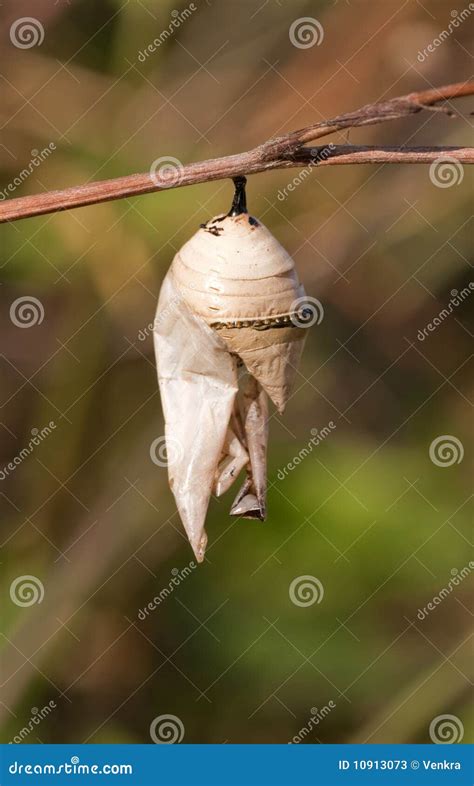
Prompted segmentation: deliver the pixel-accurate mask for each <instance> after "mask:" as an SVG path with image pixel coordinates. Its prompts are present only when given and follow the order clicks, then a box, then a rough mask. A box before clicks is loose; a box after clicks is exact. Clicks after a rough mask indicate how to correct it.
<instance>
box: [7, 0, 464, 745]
mask: <svg viewBox="0 0 474 786" xmlns="http://www.w3.org/2000/svg"><path fill="white" fill-rule="evenodd" d="M193 6H195V8H196V10H192V7H193ZM188 8H191V13H190V14H187V15H186V16H187V18H186V19H185V20H184V21H183V22H182V23H181V22H180V23H179V24H177V25H175V27H173V28H172V34H170V35H169V36H165V38H164V39H163V40H162V42H161V43H160V44H159V46H155V51H154V52H152V53H148V54H147V55H146V56H145V55H144V54H143V53H144V52H145V51H146V49H147V47H148V46H149V44H150V43H152V42H153V40H154V39H155V38H159V37H160V36H161V34H162V32H163V31H164V30H168V27H169V25H170V22H172V20H175V21H176V19H177V18H178V17H177V14H176V12H177V11H179V12H180V14H182V12H183V10H184V9H188ZM460 12H461V8H459V13H460ZM0 14H1V17H0V18H1V30H2V42H3V43H2V55H1V58H2V79H1V84H2V101H1V103H0V112H1V127H2V136H1V140H0V142H1V144H0V155H1V162H2V163H1V168H2V172H1V176H2V189H7V188H8V186H9V184H12V183H14V181H15V178H16V177H18V176H19V173H20V172H21V171H22V170H24V169H25V168H26V167H28V166H29V165H30V162H31V160H32V157H34V156H36V155H37V151H42V150H44V149H45V148H46V147H47V146H48V145H50V144H51V143H53V144H54V145H55V147H56V149H55V150H54V152H52V153H51V155H49V156H48V157H47V158H46V159H45V161H44V162H43V163H42V164H41V165H40V166H39V167H37V168H36V167H33V171H32V174H31V175H30V176H29V177H27V178H26V179H22V180H23V182H22V185H21V186H20V187H18V188H15V189H14V190H13V191H12V190H11V189H10V190H9V191H8V198H13V197H17V196H20V195H22V194H26V193H36V192H41V191H43V190H50V189H54V188H62V187H66V186H68V185H75V184H78V183H84V182H87V181H89V180H97V179H105V178H109V177H115V176H118V175H123V174H128V173H132V172H134V171H147V170H148V169H149V168H150V167H151V165H152V163H153V162H154V161H155V160H156V159H158V158H160V157H162V156H165V157H169V156H173V157H175V158H177V159H179V160H180V161H182V162H188V161H194V160H200V159H204V158H211V157H216V156H219V155H224V154H227V153H232V152H238V151H240V150H244V149H248V148H249V147H251V146H253V145H255V144H258V143H259V142H261V141H263V140H265V139H267V138H268V137H270V136H274V135H277V134H278V133H281V132H283V131H289V130H291V129H293V128H298V127H301V126H304V125H307V124H309V123H312V122H314V121H316V120H318V119H323V118H327V117H331V116H334V115H335V114H338V113H340V112H342V111H348V110H350V109H353V108H357V107H358V106H360V105H363V104H365V103H368V102H372V101H376V100H379V99H380V100H383V99H384V98H385V97H392V96H394V95H400V94H404V93H407V92H409V91H410V90H416V89H423V88H426V87H429V86H431V85H436V84H443V83H449V82H454V81H458V80H462V79H464V78H466V77H468V76H469V68H470V67H471V59H470V56H469V52H468V49H469V43H470V42H469V27H470V24H472V22H471V21H470V20H469V19H466V20H465V21H462V23H461V24H458V25H457V26H456V27H455V28H453V30H452V32H451V33H450V34H449V35H448V36H447V37H445V40H444V42H443V43H442V45H440V46H435V47H433V51H432V52H431V53H429V54H428V55H427V56H425V57H424V59H423V56H420V55H419V53H420V52H421V53H423V50H424V49H425V48H426V47H427V46H428V45H429V44H430V43H431V42H432V41H433V40H434V39H435V38H436V37H437V36H438V35H439V34H440V32H441V31H443V30H445V29H447V26H448V24H449V23H450V20H452V19H453V18H454V17H453V12H452V4H451V3H449V2H447V0H446V1H445V0H424V2H423V3H422V4H421V3H418V2H415V0H408V1H407V2H405V3H400V2H398V1H397V0H383V2H379V3H373V2H369V0H354V1H353V2H352V3H346V2H343V1H342V0H340V1H339V2H334V3H333V2H330V0H327V2H322V0H321V2H302V1H300V0H298V1H297V2H291V3H289V2H286V3H280V2H277V1H276V0H270V1H269V2H268V1H267V2H266V3H265V2H263V1H262V2H260V0H246V1H245V2H239V1H238V0H228V2H220V3H219V2H217V0H216V1H215V2H212V0H211V1H210V2H204V1H202V2H201V0H195V3H194V4H189V5H181V4H180V5H176V4H173V3H171V2H157V0H144V2H124V1H120V0H107V1H106V0H100V2H97V0H71V2H67V0H66V1H64V2H63V0H58V2H56V3H51V2H49V0H35V2H34V3H33V2H32V0H16V2H6V3H5V2H4V4H3V6H2V8H1V9H0ZM23 16H33V17H35V18H37V19H39V20H40V21H41V23H42V25H43V27H44V41H43V43H42V44H41V45H40V46H35V47H31V48H24V49H22V48H18V47H16V46H14V45H13V44H12V42H11V39H10V34H9V33H10V30H11V25H12V24H13V23H14V21H15V20H16V19H18V18H20V17H23ZM306 16H308V17H312V18H315V19H317V20H318V21H319V22H320V24H321V25H322V28H323V31H324V37H323V39H322V40H320V41H318V42H317V43H316V44H315V45H313V46H309V47H307V48H299V47H296V46H294V45H293V44H292V43H291V41H290V38H289V33H288V31H289V28H290V26H291V25H292V23H293V22H294V20H296V19H298V18H300V17H306ZM140 53H142V55H141V54H140ZM456 109H458V110H459V111H460V112H461V114H464V115H465V117H464V118H463V117H461V118H458V119H450V118H449V117H447V116H446V115H444V114H442V113H437V112H426V113H422V114H419V115H417V116H414V117H413V118H409V119H407V120H404V121H403V122H401V121H400V122H394V123H390V124H386V125H384V126H372V127H370V128H367V129H359V130H354V131H351V132H350V134H348V135H341V134H339V135H337V137H335V139H336V140H337V141H339V142H344V141H345V140H346V139H347V138H349V140H350V142H353V143H357V142H360V143H365V142H366V143H368V144H371V143H372V144H373V143H375V142H377V143H380V144H419V145H423V144H457V143H459V144H467V143H468V142H469V123H468V120H467V119H466V118H467V116H468V113H469V111H470V109H472V101H470V100H469V99H466V100H463V101H459V102H456ZM32 151H33V152H32ZM461 176H462V177H461ZM293 178H296V180H295V181H294V182H293ZM457 179H458V181H461V180H462V182H458V184H453V185H452V186H451V187H449V188H447V187H440V186H439V184H438V185H436V182H434V180H435V178H433V176H432V177H431V178H430V174H429V167H424V166H397V167H388V166H386V167H380V166H363V167H362V166H360V167H326V168H322V169H320V170H318V171H313V172H312V173H311V174H306V173H304V174H303V175H301V174H299V173H298V171H297V170H286V171H280V172H274V173H269V174H265V175H258V176H253V177H252V178H251V179H250V181H249V186H248V200H249V205H250V209H251V211H252V212H253V213H254V214H255V215H257V216H259V217H260V218H261V219H263V221H264V222H265V223H266V224H267V225H268V226H269V227H270V229H271V230H272V232H274V234H275V235H276V236H277V237H278V238H279V239H280V240H281V242H282V243H283V244H284V245H285V246H286V248H287V249H288V250H289V251H290V252H291V253H292V254H293V255H294V258H295V260H296V263H297V267H298V270H299V273H300V277H301V278H302V280H303V281H304V283H305V286H306V290H307V292H308V293H309V294H311V295H312V296H313V297H317V298H318V299H319V300H320V301H321V302H322V304H323V306H324V319H323V321H322V322H321V324H320V325H318V326H317V327H314V328H312V329H311V330H308V338H307V343H306V349H305V355H304V360H303V363H302V367H301V369H300V375H299V378H298V384H297V386H296V389H295V392H294V395H293V397H292V399H291V401H290V404H289V406H288V409H287V412H286V413H285V415H284V416H283V417H279V416H277V415H276V414H272V417H271V447H270V457H269V462H270V466H269V477H270V483H271V488H270V492H269V505H268V507H269V517H268V521H267V522H266V523H265V524H259V523H255V522H249V521H243V520H242V521H240V520H237V521H235V520H232V519H230V518H229V517H228V509H229V504H230V501H229V499H228V498H224V499H222V500H213V501H212V503H211V507H210V512H209V520H208V532H209V538H210V548H209V550H208V560H207V561H206V562H205V564H204V565H203V566H200V567H199V568H196V569H194V568H193V569H191V570H189V571H187V572H189V575H187V576H186V577H185V578H182V579H181V578H180V577H181V576H182V571H183V569H185V568H186V566H188V565H189V563H190V561H191V559H192V553H191V550H190V548H189V546H188V544H187V542H186V539H185V538H184V535H183V531H182V528H181V525H180V522H179V520H178V517H177V514H176V512H175V508H174V504H173V499H172V495H171V492H170V491H169V489H168V485H167V478H166V469H165V468H162V467H158V466H156V465H155V464H154V463H153V462H152V461H151V460H150V453H149V450H150V444H151V443H152V441H153V440H154V439H155V438H157V437H159V436H160V435H162V434H163V416H162V411H161V406H160V401H159V395H158V391H157V384H156V372H155V366H154V358H153V354H152V343H151V339H150V332H149V329H147V326H148V325H149V324H150V323H151V322H152V320H153V316H154V310H155V305H156V300H157V295H158V291H159V288H160V283H161V281H162V279H163V276H164V274H165V272H166V270H167V268H168V266H169V264H170V261H171V259H172V257H173V254H174V252H175V250H176V249H177V248H178V247H179V246H180V244H181V243H183V242H184V241H185V240H186V239H187V238H188V237H189V236H190V234H191V233H192V232H194V231H195V230H196V228H197V227H198V225H199V223H200V222H202V221H205V220H207V219H208V218H209V217H210V216H212V215H213V214H215V213H218V212H220V211H222V210H223V209H225V208H227V206H228V205H229V200H230V198H231V194H232V188H231V184H230V183H227V182H218V183H209V184H205V185H201V186H194V187H190V188H183V189H176V190H173V191H169V192H165V193H161V194H157V195H148V196H145V197H141V198H136V199H127V200H123V201H118V202H114V203H109V204H105V205H100V206H96V207H90V208H85V209H80V210H76V211H71V212H68V213H64V214H58V215H54V216H46V217H43V218H37V219H30V220H27V221H24V222H19V223H16V224H12V225H10V226H3V227H2V228H1V237H2V245H1V249H2V253H1V268H2V282H3V286H2V288H1V290H0V297H1V306H2V308H1V312H0V319H1V331H2V353H3V355H4V358H5V360H4V373H3V375H2V386H1V396H2V405H3V408H2V415H1V423H0V428H1V442H0V451H1V462H0V465H1V467H5V466H7V465H8V463H9V462H11V461H13V460H14V459H15V457H16V456H19V454H20V452H21V451H22V450H23V449H24V448H25V447H27V446H28V445H29V444H30V441H31V439H32V430H34V429H38V430H39V431H40V432H41V430H42V429H43V428H44V427H45V426H47V424H49V423H50V422H53V423H54V428H53V427H52V428H51V433H50V434H49V436H47V438H45V439H42V440H40V444H38V445H35V446H34V449H33V450H32V451H31V453H30V454H29V455H28V456H27V457H25V458H24V460H22V461H21V463H20V464H19V465H18V466H16V468H15V469H14V471H11V472H9V473H8V474H6V475H5V477H3V474H5V473H3V474H2V476H1V477H2V479H1V481H0V504H1V505H2V508H3V514H2V542H3V543H4V557H3V560H2V562H3V565H2V570H3V574H4V575H3V583H2V587H3V589H2V598H3V601H4V602H3V603H2V609H3V611H2V622H3V630H4V637H2V639H1V652H2V656H1V670H2V677H3V679H2V681H5V685H4V689H3V691H4V692H3V696H2V701H3V702H4V703H3V704H1V705H0V713H1V715H2V726H3V732H2V735H3V740H5V741H8V740H10V739H13V737H14V736H15V735H18V734H19V733H20V730H21V729H22V728H23V727H26V726H28V724H30V726H31V729H30V730H29V731H28V734H27V736H25V737H24V741H25V742H36V741H38V740H41V741H43V742H71V741H77V742H84V741H86V740H87V741H92V742H149V741H150V734H149V728H150V724H151V723H152V721H153V719H154V718H156V717H157V716H159V715H161V714H173V715H176V716H178V717H179V718H180V719H181V721H182V722H183V724H184V727H185V741H186V742H201V743H202V742H223V741H226V740H227V741H229V742H287V741H289V740H290V739H291V738H292V737H293V736H294V735H296V734H297V733H298V732H299V730H301V729H302V728H303V727H305V726H308V724H310V732H309V733H308V734H307V736H305V737H304V741H305V742H318V741H321V742H347V741H362V742H363V741H366V740H369V741H376V742H397V741H400V742H417V741H420V742H426V741H429V732H428V729H429V725H430V723H431V721H432V719H433V718H435V717H437V716H439V715H443V714H446V713H448V714H452V715H456V716H457V717H458V718H459V719H460V720H461V722H462V724H463V726H464V740H463V741H468V740H469V738H472V719H470V716H469V714H468V698H467V688H468V686H469V680H468V678H469V676H470V675H469V670H470V669H471V668H472V667H471V665H470V662H469V651H468V646H469V637H470V634H471V627H472V613H471V612H470V611H469V598H470V590H471V589H472V583H471V582H472V576H471V575H467V576H466V578H464V579H463V580H462V581H460V582H459V584H458V585H456V586H455V587H454V589H453V591H452V592H450V593H449V594H448V595H447V596H446V597H445V598H444V599H443V600H442V602H441V603H440V604H439V605H437V606H436V607H434V609H433V610H432V611H429V613H428V614H426V615H425V617H424V619H421V617H422V616H423V613H420V612H419V609H423V608H424V607H426V606H427V604H428V602H430V601H431V600H432V599H433V597H434V596H437V595H438V594H439V593H440V591H442V590H443V588H445V587H447V586H448V584H449V581H450V579H452V578H453V577H454V576H455V574H456V571H458V572H459V573H461V571H462V570H463V568H465V567H466V566H469V560H470V559H471V556H470V554H469V546H468V541H469V539H470V534H469V522H470V516H469V498H470V485H469V464H470V459H471V450H470V446H469V440H470V434H469V422H470V421H469V418H470V412H471V404H470V398H471V397H472V372H470V369H469V358H470V346H469V342H470V339H471V334H472V320H470V318H469V310H470V309H472V306H471V302H470V300H469V297H466V298H465V299H463V301H462V302H461V303H460V305H459V306H455V307H454V309H453V312H452V313H451V314H449V316H448V317H447V318H445V319H442V320H441V323H440V324H439V326H438V327H437V328H436V330H434V331H433V332H427V334H426V335H424V334H423V333H421V335H422V336H424V337H423V338H422V339H420V331H423V329H424V328H425V327H426V326H427V325H428V323H431V322H432V321H433V320H434V318H435V317H437V315H439V313H440V312H441V311H442V309H443V308H445V307H446V306H447V304H448V303H449V302H450V299H451V298H452V297H453V292H454V291H457V292H458V293H459V292H461V291H462V290H463V288H465V287H469V282H470V281H471V280H472V272H471V267H472V253H471V246H472V244H471V243H470V241H472V225H471V224H470V214H471V210H470V205H469V198H470V196H471V189H470V186H471V185H472V180H471V177H470V173H469V172H468V169H467V168H465V171H464V172H461V173H458V175H457ZM288 184H291V185H292V190H288ZM5 193H6V192H5ZM25 296H29V297H34V298H37V299H38V300H39V301H40V303H41V304H42V306H43V308H44V319H43V320H42V322H41V323H38V324H37V325H35V326H33V327H30V328H28V329H24V328H23V329H22V328H20V327H18V326H17V325H16V324H15V323H14V322H13V321H12V320H11V318H10V308H11V305H12V303H13V302H14V301H15V300H16V299H17V298H20V297H25ZM473 296H474V295H471V300H472V297H473ZM330 422H332V423H333V424H334V426H335V428H333V429H332V430H330V433H329V434H328V436H327V437H326V439H324V440H323V441H321V443H320V444H319V445H317V446H314V445H312V444H311V442H310V441H311V439H312V435H313V432H312V431H311V429H316V428H317V429H320V430H321V429H323V428H324V427H325V426H327V425H328V424H329V423H330ZM34 433H36V432H34ZM442 435H451V436H454V437H456V438H457V439H458V440H460V442H461V443H462V445H463V448H464V458H463V460H462V461H461V462H460V463H453V464H451V465H450V466H438V465H437V464H435V463H433V461H432V460H431V459H430V455H429V450H430V445H431V443H432V442H433V440H435V439H436V438H437V437H438V436H442ZM309 445H311V448H310V447H309ZM304 449H306V450H305V452H304V454H303V455H302V456H300V455H299V454H300V451H302V450H304ZM295 457H298V459H297V460H296V461H295ZM290 462H291V463H292V464H291V466H292V467H293V468H292V469H291V468H290V467H289V463H290ZM468 572H469V571H468ZM24 575H27V576H28V575H31V576H34V577H36V578H37V579H39V580H40V581H41V583H42V585H43V587H44V599H43V601H42V603H41V604H35V605H31V606H26V607H22V606H18V605H16V604H15V603H13V602H12V601H11V599H10V595H9V590H10V587H11V584H12V582H13V581H14V580H15V579H16V578H17V577H20V576H24ZM306 575H308V576H313V577H316V578H317V579H318V580H319V581H320V582H321V584H322V586H323V588H324V596H323V597H322V599H321V600H320V602H315V603H313V604H312V605H308V606H298V605H295V604H294V603H293V602H292V601H291V599H290V594H289V587H290V585H291V583H292V582H293V581H294V580H295V579H296V578H297V577H300V576H306ZM173 578H174V579H175V583H174V585H173V584H172V585H171V586H172V592H170V594H169V596H168V597H166V598H165V599H164V600H163V601H162V602H161V603H160V604H159V606H158V608H157V609H156V610H154V611H152V612H150V613H149V614H148V615H147V616H146V617H145V619H140V617H139V616H138V615H139V611H140V609H141V608H144V607H146V605H147V604H148V603H149V602H150V601H151V600H152V599H153V597H154V596H156V595H158V594H159V593H160V592H161V591H162V590H163V588H164V587H169V586H170V584H169V583H170V581H171V580H172V579H173ZM141 616H142V617H143V616H145V615H141ZM50 701H52V702H54V704H55V705H56V706H55V707H54V710H53V711H52V712H50V713H49V714H48V716H47V717H45V719H44V720H42V721H41V723H38V725H36V724H34V723H31V718H32V717H34V716H35V711H34V709H32V708H38V709H39V710H41V708H43V707H44V706H45V705H47V704H48V703H49V702H50ZM330 701H332V702H333V703H334V705H335V706H334V707H333V708H332V709H331V710H330V712H329V714H327V716H326V717H325V718H324V719H323V720H321V721H320V722H319V723H317V724H316V723H315V722H314V723H312V722H311V718H312V717H313V718H314V717H315V714H314V712H313V714H312V708H318V709H320V708H322V707H324V706H327V705H328V703H329V702H330Z"/></svg>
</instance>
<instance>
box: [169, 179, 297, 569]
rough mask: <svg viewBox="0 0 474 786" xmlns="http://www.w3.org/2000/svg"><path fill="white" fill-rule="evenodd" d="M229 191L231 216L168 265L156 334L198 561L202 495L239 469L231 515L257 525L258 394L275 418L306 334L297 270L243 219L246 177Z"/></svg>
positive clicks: (261, 485) (262, 511) (261, 471)
mask: <svg viewBox="0 0 474 786" xmlns="http://www.w3.org/2000/svg"><path fill="white" fill-rule="evenodd" d="M234 183H235V189H236V190H235V196H234V201H233V203H232V207H231V210H230V212H229V213H228V214H227V215H220V216H217V217H216V218H213V219H211V220H210V221H208V222H207V223H206V224H202V225H201V227H200V229H199V230H198V231H197V232H196V234H195V235H193V237H192V238H191V239H190V240H188V242H187V243H185V245H184V246H183V247H182V248H181V249H180V251H178V253H177V254H176V256H175V257H174V260H173V262H172V265H171V267H170V269H169V271H168V273H167V275H166V277H165V279H164V282H163V286H162V289H161V292H160V298H159V302H158V309H157V314H156V319H155V327H154V343H155V353H156V360H157V366H158V381H159V386H160V391H161V399H162V403H163V411H164V417H165V437H166V445H167V449H168V450H167V453H168V473H169V481H170V486H171V489H172V491H173V494H174V496H175V499H176V504H177V507H178V511H179V514H180V516H181V519H182V522H183V524H184V527H185V529H186V532H187V534H188V537H189V540H190V543H191V546H192V548H193V550H194V553H195V555H196V558H197V560H198V561H199V562H202V560H203V559H204V553H205V549H206V544H207V535H206V532H205V529H204V524H205V518H206V513H207V509H208V505H209V500H210V497H211V494H216V495H217V496H220V495H221V494H223V493H224V492H225V491H227V490H228V489H229V488H230V486H231V485H232V484H233V482H234V480H236V478H237V476H238V475H239V473H240V472H241V470H245V479H244V482H243V485H242V487H241V489H240V491H239V492H238V494H237V496H236V498H235V500H234V503H233V505H232V507H231V510H230V514H231V515H232V516H244V517H246V518H257V519H261V520H264V519H265V516H266V485H267V471H266V452H267V436H268V401H267V395H268V396H269V397H270V399H271V400H272V401H273V403H274V404H275V406H276V407H277V409H278V411H279V412H280V413H282V412H283V410H284V408H285V405H286V402H287V401H288V398H289V396H290V392H291V388H292V384H293V381H294V378H295V375H296V371H297V366H298V362H299V359H300V355H301V352H302V349H303V343H304V338H305V335H306V333H305V330H304V329H303V328H302V323H303V322H304V318H305V314H304V310H303V312H302V311H301V307H300V303H301V302H302V301H303V300H304V296H305V293H304V290H303V287H302V285H301V284H300V283H299V281H298V277H297V274H296V271H295V267H294V262H293V260H292V258H291V257H290V256H289V254H288V253H287V252H286V251H285V249H284V248H283V247H282V246H281V245H280V244H279V243H278V241H277V240H276V239H275V238H274V237H273V235H272V234H271V233H270V232H269V230H268V229H266V227H264V226H263V224H262V223H261V222H260V221H257V220H256V219H255V218H253V217H252V216H249V214H248V213H247V208H246V199H245V183H246V179H245V178H243V177H242V178H235V179H234Z"/></svg>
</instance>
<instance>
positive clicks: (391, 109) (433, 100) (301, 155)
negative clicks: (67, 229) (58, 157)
mask: <svg viewBox="0 0 474 786" xmlns="http://www.w3.org/2000/svg"><path fill="white" fill-rule="evenodd" d="M468 95H474V82H464V83H461V82H460V83H458V84H454V85H446V86H444V87H439V88H434V89H432V90H424V91H421V92H418V93H409V94H408V95H406V96H401V97H399V98H393V99H391V100H390V101H384V102H382V103H378V104H368V105H367V106H364V107H362V108H361V109H358V110H357V111H355V112H351V113H347V114H343V115H339V116H338V117H336V118H334V119H332V120H327V121H325V122H323V123H316V124H315V125H312V126H309V127H307V128H302V129H299V130H298V131H292V132H290V133H289V134H286V135H284V136H280V137H277V138H275V139H270V140H268V141H267V142H265V143H263V144H262V145H259V146H258V147H256V148H254V149H253V150H249V151H247V152H245V153H238V154H236V155H231V156H224V157H222V158H214V159H210V160H208V161H200V162H198V163H195V164H187V165H179V166H175V167H174V169H173V168H171V169H168V170H166V169H165V170H163V171H162V172H159V173H157V172H152V171H150V172H146V173H144V174H137V175H128V176H125V177H118V178H114V179H113V180H102V181H98V182H96V183H89V184H86V185H83V186H76V187H73V188H67V189H64V190H62V191H48V192H46V193H44V194H35V195H33V196H26V197H20V198H17V199H12V200H10V201H6V202H4V203H3V204H0V223H4V222H6V221H16V220H18V219H21V218H27V217H30V216H39V215H44V214H45V213H55V212H58V211H60V210H70V209H71V208H75V207H83V206H85V205H94V204H98V203H100V202H108V201H111V200H114V199H124V198H126V197H130V196H137V195H140V194H147V193H150V192H155V191H164V190H167V189H169V188H178V187H181V186H189V185H193V184H196V183H205V182H209V181H212V180H222V179H224V178H228V177H235V176H237V175H249V174H255V173H257V172H267V171H269V170H272V169H286V168H289V167H300V166H301V165H307V166H314V167H319V166H329V165H338V164H383V163H387V164H403V163H406V164H420V163H424V164H426V163H432V162H433V161H436V160H437V159H439V158H441V157H445V156H448V157H449V158H451V159H453V160H455V161H458V162H460V163H461V164H473V163H474V148H468V147H409V148H402V147H377V146H371V147H368V146H354V145H325V146H323V147H321V146H320V147H304V146H303V145H304V144H305V143H307V142H311V141H314V140H316V139H320V138H321V137H323V136H327V135H328V134H332V133H334V132H335V131H341V130H343V129H346V128H355V127H358V126H366V125H372V124H375V123H383V122H386V121H388V120H396V119H399V118H403V117H407V116H408V115H411V114H414V113H416V112H420V111H422V110H424V109H430V108H433V107H434V105H436V104H437V103H439V102H440V101H448V100H450V99H454V98H460V97H462V96H468ZM438 109H439V110H440V111H443V112H445V113H446V114H448V115H453V114H454V113H453V112H452V111H451V110H450V109H448V108H447V107H446V105H445V104H444V105H442V106H441V107H439V108H438Z"/></svg>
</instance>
